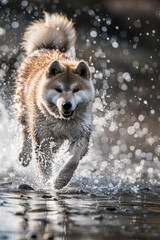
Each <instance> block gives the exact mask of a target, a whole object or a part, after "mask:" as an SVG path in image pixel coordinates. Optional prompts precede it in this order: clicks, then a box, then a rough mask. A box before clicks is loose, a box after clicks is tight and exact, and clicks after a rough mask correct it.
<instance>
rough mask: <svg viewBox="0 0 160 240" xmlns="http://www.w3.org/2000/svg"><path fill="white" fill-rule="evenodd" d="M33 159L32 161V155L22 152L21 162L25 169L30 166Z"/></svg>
mask: <svg viewBox="0 0 160 240" xmlns="http://www.w3.org/2000/svg"><path fill="white" fill-rule="evenodd" d="M31 159H32V155H31V153H27V152H20V154H19V161H20V162H21V163H22V166H23V167H27V166H28V164H29V163H30V161H31Z"/></svg>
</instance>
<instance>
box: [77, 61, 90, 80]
mask: <svg viewBox="0 0 160 240" xmlns="http://www.w3.org/2000/svg"><path fill="white" fill-rule="evenodd" d="M74 72H75V73H76V74H78V75H79V76H81V77H82V78H86V79H89V78H90V70H89V67H88V66H87V64H86V63H85V62H79V63H78V65H77V67H76V69H75V71H74Z"/></svg>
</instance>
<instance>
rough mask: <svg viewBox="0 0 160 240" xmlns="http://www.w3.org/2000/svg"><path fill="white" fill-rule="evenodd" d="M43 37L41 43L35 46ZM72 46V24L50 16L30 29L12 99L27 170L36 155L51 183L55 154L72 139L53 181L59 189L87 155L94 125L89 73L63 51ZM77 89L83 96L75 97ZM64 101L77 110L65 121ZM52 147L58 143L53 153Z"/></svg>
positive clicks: (82, 65)
mask: <svg viewBox="0 0 160 240" xmlns="http://www.w3.org/2000/svg"><path fill="white" fill-rule="evenodd" d="M64 23H65V24H64ZM44 26H45V27H46V29H45V28H44ZM55 28H56V29H60V34H59V35H58V33H57V32H56V36H55V35H54V31H52V30H53V29H55ZM36 29H37V30H36ZM43 29H45V30H43ZM51 29H52V30H51ZM36 31H37V32H36ZM41 31H42V35H41V42H38V41H39V40H38V41H37V42H36V41H34V39H35V38H36V36H37V37H38V36H39V34H40V32H41ZM46 31H48V34H50V35H52V36H53V37H52V38H51V37H49V38H50V41H48V37H47V36H48V35H47V33H46ZM31 33H32V34H31ZM36 34H37V35H36ZM43 34H44V36H43ZM31 35H32V36H31ZM30 36H31V37H30ZM61 36H63V37H61ZM64 39H65V41H63V40H64ZM51 40H52V41H51ZM32 42H33V44H30V43H32ZM59 42H60V46H58V43H59ZM74 42H75V30H74V28H73V23H72V22H71V21H69V20H68V19H67V18H65V17H63V16H60V15H57V14H52V15H51V16H50V15H49V14H47V13H46V16H45V20H44V21H43V20H40V21H39V22H35V23H33V24H32V25H31V26H30V27H28V29H27V31H26V33H25V35H24V42H23V47H24V49H25V51H26V54H27V55H26V57H25V58H24V60H23V62H22V64H21V66H20V68H19V69H18V76H17V79H16V91H15V96H14V100H15V106H14V109H15V113H16V116H17V119H18V120H19V122H20V124H21V125H22V130H23V131H22V134H23V147H22V150H21V152H20V155H19V160H20V161H21V162H22V164H23V165H24V166H27V165H28V163H29V161H30V160H31V157H32V152H33V151H34V154H35V157H36V159H37V161H38V164H39V167H40V170H41V171H42V173H43V175H44V177H45V178H47V177H48V176H50V174H51V162H52V158H53V156H54V153H55V152H56V151H57V150H58V148H59V147H60V146H61V144H62V143H63V141H64V140H66V139H68V140H69V142H70V147H69V152H70V157H69V159H67V161H66V162H65V164H64V165H63V166H62V167H61V169H60V170H59V172H58V174H57V177H56V180H55V187H56V188H57V189H60V188H62V187H64V186H65V185H66V184H67V183H68V182H69V180H70V179H71V177H72V175H73V173H74V171H75V169H76V168H77V166H78V163H79V160H80V159H81V158H82V157H83V156H84V155H85V154H86V152H87V149H88V143H89V137H90V131H91V124H92V117H91V109H92V102H93V96H94V89H93V85H92V83H91V80H90V72H89V68H88V66H87V64H86V63H84V62H81V61H79V60H77V59H74V58H69V57H68V56H67V55H66V54H65V53H62V52H61V51H60V50H62V48H63V49H65V50H70V48H71V47H73V45H74ZM54 43H56V44H55V45H54ZM49 44H50V47H51V48H52V47H53V45H54V48H55V49H50V47H49V49H47V47H48V46H49ZM57 62H58V65H56V64H57ZM53 63H55V64H53ZM52 64H53V65H55V66H54V69H53V70H54V72H53V71H51V70H52V69H51V68H52ZM58 66H59V67H60V69H59V68H58ZM50 69H51V70H50ZM50 71H51V73H50ZM59 85H61V86H62V87H63V91H62V93H61V94H59V95H58V93H57V91H56V90H55V89H57V88H58V87H59ZM74 86H76V87H77V88H78V89H79V90H80V91H79V92H77V93H73V88H74ZM65 99H69V100H70V101H71V102H72V103H73V104H72V105H73V108H75V109H73V115H72V116H71V117H70V118H67V119H66V118H65V117H63V114H62V113H61V106H62V103H63V101H64V100H65ZM51 142H55V143H56V144H55V146H54V147H53V148H52V149H50V143H51Z"/></svg>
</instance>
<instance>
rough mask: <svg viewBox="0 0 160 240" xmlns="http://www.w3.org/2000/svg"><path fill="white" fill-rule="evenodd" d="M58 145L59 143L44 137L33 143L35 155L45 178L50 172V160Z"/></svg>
mask: <svg viewBox="0 0 160 240" xmlns="http://www.w3.org/2000/svg"><path fill="white" fill-rule="evenodd" d="M59 147H60V146H59V144H56V143H55V142H54V139H52V138H45V139H43V140H42V141H41V142H40V143H39V144H35V157H36V160H37V162H38V166H39V169H40V171H41V173H42V174H43V177H44V179H46V180H47V179H48V178H49V177H50V176H51V174H52V161H53V159H54V155H55V153H56V151H57V149H58V148H59Z"/></svg>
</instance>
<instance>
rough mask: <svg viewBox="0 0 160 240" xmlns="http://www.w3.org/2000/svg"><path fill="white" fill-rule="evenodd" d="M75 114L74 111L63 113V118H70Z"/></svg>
mask: <svg viewBox="0 0 160 240" xmlns="http://www.w3.org/2000/svg"><path fill="white" fill-rule="evenodd" d="M72 114H73V111H70V112H69V111H66V112H62V116H63V117H65V118H70V117H71V116H72Z"/></svg>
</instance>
